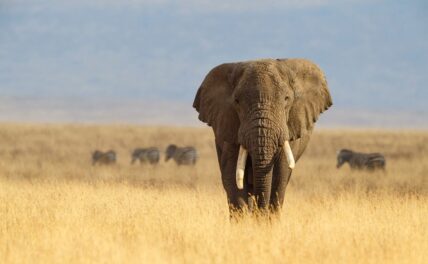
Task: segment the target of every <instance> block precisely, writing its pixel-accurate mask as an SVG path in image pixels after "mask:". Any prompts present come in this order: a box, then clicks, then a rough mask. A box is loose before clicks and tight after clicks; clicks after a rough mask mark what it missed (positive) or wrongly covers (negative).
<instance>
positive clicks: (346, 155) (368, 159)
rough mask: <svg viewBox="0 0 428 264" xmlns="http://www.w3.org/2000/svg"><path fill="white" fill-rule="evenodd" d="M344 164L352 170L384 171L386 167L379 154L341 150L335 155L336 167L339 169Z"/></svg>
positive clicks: (382, 157)
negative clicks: (347, 164)
mask: <svg viewBox="0 0 428 264" xmlns="http://www.w3.org/2000/svg"><path fill="white" fill-rule="evenodd" d="M345 162H348V163H349V166H350V167H351V169H353V170H354V169H357V170H363V169H367V170H370V171H373V170H376V169H382V170H384V169H385V165H386V161H385V157H384V156H383V155H382V154H380V153H359V152H354V151H352V150H349V149H342V150H340V151H339V152H338V154H337V165H336V167H337V168H340V167H341V166H342V165H343V164H344V163H345Z"/></svg>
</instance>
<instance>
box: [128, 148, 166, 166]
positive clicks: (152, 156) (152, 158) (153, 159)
mask: <svg viewBox="0 0 428 264" xmlns="http://www.w3.org/2000/svg"><path fill="white" fill-rule="evenodd" d="M159 159H160V152H159V149H158V148H156V147H150V148H137V149H135V150H134V152H133V153H132V161H131V164H134V163H135V161H137V160H139V161H140V164H146V163H149V164H158V163H159Z"/></svg>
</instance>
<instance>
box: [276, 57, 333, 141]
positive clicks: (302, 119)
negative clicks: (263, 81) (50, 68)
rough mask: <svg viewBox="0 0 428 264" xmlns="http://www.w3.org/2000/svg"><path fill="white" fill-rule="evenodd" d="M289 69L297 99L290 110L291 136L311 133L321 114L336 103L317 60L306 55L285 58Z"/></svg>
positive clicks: (284, 62)
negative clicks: (305, 57)
mask: <svg viewBox="0 0 428 264" xmlns="http://www.w3.org/2000/svg"><path fill="white" fill-rule="evenodd" d="M280 63H281V64H283V65H285V66H286V67H287V68H288V69H289V71H288V72H289V74H288V77H289V81H290V85H291V86H292V88H293V89H294V101H293V105H292V106H291V109H290V112H289V118H288V120H289V122H288V129H289V133H290V135H289V136H290V140H296V139H299V138H301V137H302V136H304V135H305V134H307V133H309V132H310V131H311V130H312V129H313V126H314V124H315V122H316V121H317V120H318V117H319V115H320V114H321V113H322V112H324V111H325V110H327V109H328V108H329V107H330V106H331V105H332V104H333V102H332V99H331V96H330V92H329V90H328V87H327V81H326V79H325V77H324V74H323V72H322V71H321V70H320V68H318V66H317V65H315V64H314V63H312V62H310V61H308V60H304V59H287V60H281V61H280Z"/></svg>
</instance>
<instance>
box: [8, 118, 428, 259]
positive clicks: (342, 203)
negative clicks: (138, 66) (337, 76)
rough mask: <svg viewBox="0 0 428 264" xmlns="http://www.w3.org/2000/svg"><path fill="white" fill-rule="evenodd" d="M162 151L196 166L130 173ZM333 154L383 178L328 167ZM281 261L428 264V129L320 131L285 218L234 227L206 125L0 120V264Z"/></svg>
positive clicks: (301, 166)
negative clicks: (382, 160)
mask: <svg viewBox="0 0 428 264" xmlns="http://www.w3.org/2000/svg"><path fill="white" fill-rule="evenodd" d="M170 143H176V144H177V145H193V146H195V147H196V148H197V149H198V151H199V160H198V163H197V164H196V166H195V167H184V166H181V167H178V166H177V165H176V164H174V163H173V162H171V161H169V162H168V163H165V161H164V160H163V159H164V155H163V153H162V156H161V162H160V163H159V164H158V165H156V166H150V165H135V164H134V165H130V161H131V157H130V155H131V152H132V150H133V149H134V148H136V147H146V146H157V147H159V148H161V149H162V150H164V149H165V148H166V146H167V145H168V144H170ZM341 148H350V149H355V150H358V151H363V152H382V153H384V154H385V157H386V160H387V165H386V171H385V172H374V173H369V172H354V171H351V170H350V169H349V166H347V165H345V166H344V167H342V168H341V169H340V170H338V169H337V168H336V151H338V150H339V149H341ZM95 149H100V150H108V149H114V150H116V151H117V153H118V162H117V164H116V165H112V166H92V164H91V152H92V151H93V150H95ZM286 262H287V263H428V132H427V131H402V130H400V131H393V130H390V131H388V130H348V129H337V130H333V129H316V130H315V133H314V135H313V136H312V139H311V142H310V145H309V147H308V149H307V151H306V152H305V154H304V155H303V157H302V159H301V160H300V161H299V162H298V163H297V166H296V169H295V171H294V172H293V175H292V178H291V181H290V184H289V185H288V187H287V192H286V200H285V204H284V208H283V211H282V213H281V218H280V219H279V220H272V221H271V222H266V221H260V220H257V219H253V218H251V217H244V218H243V219H242V221H240V222H239V223H230V221H229V217H228V210H227V203H226V195H225V193H224V191H223V188H222V186H221V182H220V172H219V169H218V163H217V160H216V154H215V147H214V143H213V135H212V132H211V130H210V129H209V128H180V127H176V128H173V127H141V126H131V125H41V124H37V125H36V124H12V123H3V124H0V263H286Z"/></svg>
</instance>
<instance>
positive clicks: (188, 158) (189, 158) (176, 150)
mask: <svg viewBox="0 0 428 264" xmlns="http://www.w3.org/2000/svg"><path fill="white" fill-rule="evenodd" d="M197 158H198V153H197V152H196V149H195V148H194V147H177V146H176V145H174V144H170V145H169V146H168V147H167V148H166V156H165V161H168V160H169V159H173V160H174V161H175V163H177V165H195V164H196V160H197Z"/></svg>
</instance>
